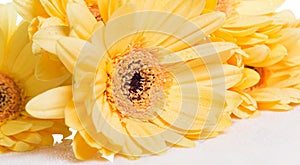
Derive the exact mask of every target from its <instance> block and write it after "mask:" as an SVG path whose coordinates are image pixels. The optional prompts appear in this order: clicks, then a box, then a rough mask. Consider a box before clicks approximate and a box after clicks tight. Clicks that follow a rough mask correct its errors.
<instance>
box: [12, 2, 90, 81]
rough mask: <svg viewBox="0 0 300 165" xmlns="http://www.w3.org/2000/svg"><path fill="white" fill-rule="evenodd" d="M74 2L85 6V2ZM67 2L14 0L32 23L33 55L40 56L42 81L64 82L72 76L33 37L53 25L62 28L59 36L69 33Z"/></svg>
mask: <svg viewBox="0 0 300 165" xmlns="http://www.w3.org/2000/svg"><path fill="white" fill-rule="evenodd" d="M74 1H75V2H77V3H82V4H85V2H84V1H83V0H74ZM67 2H68V1H65V0H13V3H14V6H15V7H16V9H17V11H18V13H19V14H20V15H21V16H22V17H23V18H24V19H25V20H26V21H28V22H30V25H29V28H28V33H29V38H30V40H32V41H33V45H32V48H33V53H34V54H35V55H39V56H40V58H39V60H38V62H37V65H36V68H35V74H36V77H37V78H38V79H40V80H44V81H49V80H60V81H61V82H63V81H66V80H67V79H69V78H70V76H71V74H70V73H69V72H68V70H67V69H66V68H65V67H64V66H63V64H62V63H61V62H60V60H59V59H58V58H57V56H56V55H55V53H53V52H49V51H47V50H43V49H41V48H40V47H39V46H38V45H36V44H35V42H34V40H35V39H34V37H33V36H34V35H35V33H36V32H37V31H38V30H40V29H43V28H48V27H51V26H53V25H57V26H61V27H60V29H62V32H60V33H59V34H61V35H67V34H68V33H69V30H68V28H67V25H68V20H67V17H66V5H67ZM44 66H48V67H50V68H45V67H44Z"/></svg>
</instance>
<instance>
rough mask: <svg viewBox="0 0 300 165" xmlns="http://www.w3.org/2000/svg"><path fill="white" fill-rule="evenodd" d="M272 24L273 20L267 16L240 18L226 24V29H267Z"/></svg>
mask: <svg viewBox="0 0 300 165" xmlns="http://www.w3.org/2000/svg"><path fill="white" fill-rule="evenodd" d="M271 23H272V20H271V19H270V18H269V17H267V16H243V15H241V16H239V17H237V18H235V19H232V20H230V21H228V22H227V23H225V24H224V25H223V27H225V28H252V27H257V28H261V27H265V26H267V25H269V24H271Z"/></svg>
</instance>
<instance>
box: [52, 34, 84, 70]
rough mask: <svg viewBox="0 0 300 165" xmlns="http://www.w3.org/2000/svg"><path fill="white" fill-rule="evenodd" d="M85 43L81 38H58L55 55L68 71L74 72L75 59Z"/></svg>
mask: <svg viewBox="0 0 300 165" xmlns="http://www.w3.org/2000/svg"><path fill="white" fill-rule="evenodd" d="M85 43H86V42H85V41H83V40H79V39H74V38H68V37H65V38H62V39H60V40H58V43H57V45H56V51H57V55H58V57H59V59H60V60H61V62H62V63H63V64H64V65H65V67H66V68H67V69H68V70H69V72H71V73H73V72H74V66H75V63H76V60H77V58H78V56H79V54H80V50H81V49H82V47H83V46H84V45H85Z"/></svg>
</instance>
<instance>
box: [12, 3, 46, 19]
mask: <svg viewBox="0 0 300 165" xmlns="http://www.w3.org/2000/svg"><path fill="white" fill-rule="evenodd" d="M13 2H14V5H15V6H16V9H17V11H18V13H19V14H20V15H21V16H22V17H23V18H25V19H26V20H28V21H31V20H32V19H33V18H34V17H37V16H43V17H46V16H48V14H47V13H46V11H45V10H44V8H43V6H42V5H41V3H40V1H39V0H13Z"/></svg>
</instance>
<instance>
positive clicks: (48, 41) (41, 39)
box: [33, 26, 69, 54]
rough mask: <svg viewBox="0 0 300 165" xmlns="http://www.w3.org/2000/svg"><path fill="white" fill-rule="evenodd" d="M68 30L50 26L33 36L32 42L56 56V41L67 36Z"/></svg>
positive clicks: (63, 27)
mask: <svg viewBox="0 0 300 165" xmlns="http://www.w3.org/2000/svg"><path fill="white" fill-rule="evenodd" d="M68 33H69V29H68V27H66V26H51V27H46V28H43V29H40V30H39V31H38V32H37V33H35V35H34V36H33V42H34V43H36V44H38V45H39V46H40V47H41V48H43V49H44V50H46V51H48V52H50V53H52V54H56V43H57V41H58V40H59V39H60V38H62V37H65V36H67V35H68Z"/></svg>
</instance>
